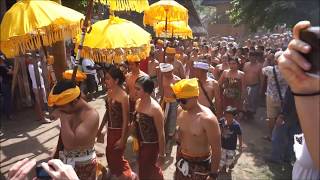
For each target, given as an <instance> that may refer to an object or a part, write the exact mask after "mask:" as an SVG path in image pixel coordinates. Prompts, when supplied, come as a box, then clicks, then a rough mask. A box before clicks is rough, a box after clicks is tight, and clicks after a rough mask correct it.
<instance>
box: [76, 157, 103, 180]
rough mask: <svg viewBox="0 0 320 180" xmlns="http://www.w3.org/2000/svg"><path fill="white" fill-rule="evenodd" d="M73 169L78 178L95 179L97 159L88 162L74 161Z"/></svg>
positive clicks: (82, 179) (84, 179) (83, 179)
mask: <svg viewBox="0 0 320 180" xmlns="http://www.w3.org/2000/svg"><path fill="white" fill-rule="evenodd" d="M74 169H75V171H76V173H77V175H78V177H79V179H80V180H95V179H96V170H97V159H96V158H94V159H92V160H90V161H89V162H88V163H78V164H77V163H76V164H75V168H74Z"/></svg>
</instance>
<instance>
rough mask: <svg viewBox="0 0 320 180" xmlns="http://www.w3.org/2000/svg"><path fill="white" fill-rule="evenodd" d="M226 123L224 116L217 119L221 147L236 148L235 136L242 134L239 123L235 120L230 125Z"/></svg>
mask: <svg viewBox="0 0 320 180" xmlns="http://www.w3.org/2000/svg"><path fill="white" fill-rule="evenodd" d="M226 123H227V122H226V120H225V119H224V118H221V119H220V121H219V125H220V129H221V145H222V148H223V149H227V150H236V148H237V136H238V135H239V136H240V135H241V134H242V132H241V127H240V124H239V123H238V122H237V121H236V120H233V121H232V123H231V124H230V125H228V124H226Z"/></svg>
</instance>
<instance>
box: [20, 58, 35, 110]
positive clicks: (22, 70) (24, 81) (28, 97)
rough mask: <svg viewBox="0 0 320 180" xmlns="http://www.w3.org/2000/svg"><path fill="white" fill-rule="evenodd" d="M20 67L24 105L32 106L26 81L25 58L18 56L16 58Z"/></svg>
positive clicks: (27, 80) (27, 81)
mask: <svg viewBox="0 0 320 180" xmlns="http://www.w3.org/2000/svg"><path fill="white" fill-rule="evenodd" d="M18 60H19V63H20V67H21V74H22V80H23V87H24V91H25V95H26V97H25V98H26V102H25V103H26V105H27V106H28V107H31V106H32V101H31V93H30V86H29V79H28V73H27V66H26V59H25V56H20V57H19V58H18Z"/></svg>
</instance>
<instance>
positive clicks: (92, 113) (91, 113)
mask: <svg viewBox="0 0 320 180" xmlns="http://www.w3.org/2000/svg"><path fill="white" fill-rule="evenodd" d="M80 117H81V118H85V120H86V122H90V123H99V113H98V111H97V110H96V109H94V108H92V107H89V108H87V109H86V110H84V111H83V112H82V113H81V116H80Z"/></svg>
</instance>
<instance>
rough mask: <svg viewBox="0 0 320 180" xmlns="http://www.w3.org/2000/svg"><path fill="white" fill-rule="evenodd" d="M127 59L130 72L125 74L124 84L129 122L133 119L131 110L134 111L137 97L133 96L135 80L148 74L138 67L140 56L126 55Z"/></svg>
mask: <svg viewBox="0 0 320 180" xmlns="http://www.w3.org/2000/svg"><path fill="white" fill-rule="evenodd" d="M127 60H128V64H129V70H130V72H129V73H128V74H127V75H126V85H127V92H128V94H129V106H130V108H129V112H130V119H129V122H132V121H133V119H134V116H133V112H134V108H135V103H136V100H137V97H136V96H135V83H136V80H137V79H138V78H139V77H141V76H148V75H147V74H146V73H144V72H143V71H141V70H140V69H139V62H140V58H139V57H138V56H137V55H129V56H128V57H127Z"/></svg>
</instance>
